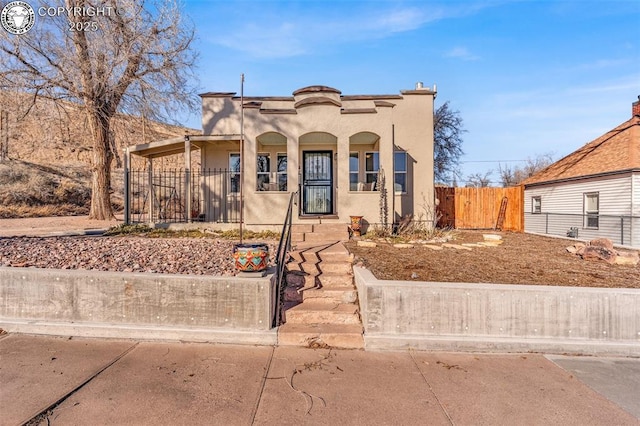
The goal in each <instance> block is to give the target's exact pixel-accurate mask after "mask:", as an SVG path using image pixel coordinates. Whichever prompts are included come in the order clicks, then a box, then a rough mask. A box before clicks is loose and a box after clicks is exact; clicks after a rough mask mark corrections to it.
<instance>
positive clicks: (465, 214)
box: [436, 186, 524, 232]
mask: <svg viewBox="0 0 640 426" xmlns="http://www.w3.org/2000/svg"><path fill="white" fill-rule="evenodd" d="M505 197H506V206H505V207H506V208H504V218H503V220H502V226H496V225H499V223H498V222H499V216H500V206H501V204H502V202H503V199H504V198H505ZM523 197H524V190H523V187H522V186H512V187H508V188H445V187H436V198H437V199H438V206H437V212H438V216H440V219H439V220H438V226H439V227H442V228H445V227H447V228H456V229H495V228H496V227H498V228H501V229H502V230H505V231H517V232H522V231H523V230H524V214H523V209H524V204H523V200H524V198H523Z"/></svg>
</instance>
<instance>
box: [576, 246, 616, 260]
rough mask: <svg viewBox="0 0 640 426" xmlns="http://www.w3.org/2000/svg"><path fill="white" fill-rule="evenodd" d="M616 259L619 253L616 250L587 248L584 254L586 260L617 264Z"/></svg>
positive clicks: (596, 247)
mask: <svg viewBox="0 0 640 426" xmlns="http://www.w3.org/2000/svg"><path fill="white" fill-rule="evenodd" d="M616 257H617V253H616V252H615V251H614V250H609V249H608V248H605V247H599V246H587V247H585V248H584V250H583V252H582V258H583V259H584V260H604V261H605V262H608V263H611V264H613V263H615V259H616Z"/></svg>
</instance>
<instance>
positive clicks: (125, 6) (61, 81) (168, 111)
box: [0, 0, 196, 220]
mask: <svg viewBox="0 0 640 426" xmlns="http://www.w3.org/2000/svg"><path fill="white" fill-rule="evenodd" d="M176 1H177V0H58V1H57V2H56V1H55V0H51V1H49V2H47V3H46V4H45V3H44V2H42V4H41V5H42V6H43V7H45V8H46V10H54V9H55V8H57V7H61V8H66V9H67V11H65V12H62V11H59V12H57V13H51V14H50V15H53V16H50V15H47V16H38V17H37V18H38V22H37V24H36V26H35V27H34V28H32V29H31V31H29V32H28V33H25V34H22V35H12V34H9V33H6V32H0V33H2V35H0V51H2V52H3V60H2V61H0V89H14V90H22V91H25V92H28V93H31V94H33V95H34V98H35V97H45V98H48V99H52V100H54V101H71V102H74V103H77V104H79V105H81V106H82V107H83V108H84V109H85V111H86V114H87V119H88V123H89V126H88V129H87V132H88V135H87V137H88V138H91V140H92V144H93V158H92V176H93V178H92V195H91V210H90V213H89V216H90V217H91V218H93V219H101V220H106V219H110V218H111V217H113V211H112V207H111V197H110V193H109V186H110V180H111V163H112V160H113V158H114V152H113V144H112V132H111V127H112V120H113V119H114V117H115V116H116V113H118V112H126V113H130V114H135V113H138V112H140V111H145V112H146V114H147V118H155V119H160V120H162V119H167V118H169V117H171V116H172V115H173V116H174V114H175V112H176V111H178V110H179V109H180V108H183V107H195V105H196V101H195V96H194V94H195V93H194V89H191V88H190V85H189V80H190V78H191V77H192V76H193V74H192V70H193V66H194V63H195V59H196V54H195V53H194V52H193V51H192V50H191V42H192V41H193V37H194V29H193V25H192V24H190V23H188V22H185V20H184V19H183V18H182V15H181V13H180V8H179V7H178V4H177V2H176ZM75 8H77V9H75ZM55 10H58V9H55ZM87 10H89V11H91V10H93V11H98V10H99V11H101V13H99V14H96V13H88V14H87V13H80V11H87ZM150 112H153V115H154V116H153V117H149V113H150Z"/></svg>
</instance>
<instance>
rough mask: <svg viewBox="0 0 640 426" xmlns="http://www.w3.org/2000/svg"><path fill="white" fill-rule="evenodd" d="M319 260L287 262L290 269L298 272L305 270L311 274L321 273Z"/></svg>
mask: <svg viewBox="0 0 640 426" xmlns="http://www.w3.org/2000/svg"><path fill="white" fill-rule="evenodd" d="M318 266H319V265H318V263H317V262H300V263H296V262H290V263H287V270H288V271H297V272H305V273H307V274H309V275H318V274H320V269H319V268H318Z"/></svg>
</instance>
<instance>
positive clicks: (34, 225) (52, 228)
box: [0, 215, 123, 238]
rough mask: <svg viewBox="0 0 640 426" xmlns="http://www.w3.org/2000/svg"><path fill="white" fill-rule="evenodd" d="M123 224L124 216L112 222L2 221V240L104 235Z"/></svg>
mask: <svg viewBox="0 0 640 426" xmlns="http://www.w3.org/2000/svg"><path fill="white" fill-rule="evenodd" d="M121 223H123V217H122V215H117V216H116V218H115V219H112V220H92V219H89V218H88V216H48V217H29V218H19V219H0V238H1V237H21V236H26V237H59V236H76V235H102V234H103V233H104V232H105V231H106V230H108V229H109V228H111V227H112V226H116V225H119V224H121Z"/></svg>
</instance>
